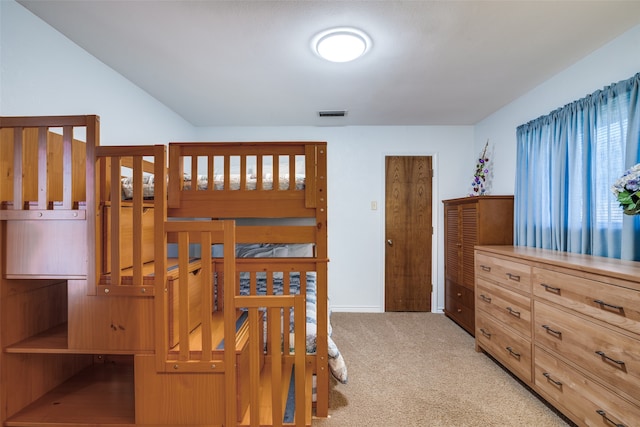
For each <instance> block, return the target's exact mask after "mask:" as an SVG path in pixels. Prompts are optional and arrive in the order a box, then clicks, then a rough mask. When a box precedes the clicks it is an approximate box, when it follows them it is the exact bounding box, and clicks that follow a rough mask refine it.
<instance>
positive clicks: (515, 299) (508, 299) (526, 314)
mask: <svg viewBox="0 0 640 427" xmlns="http://www.w3.org/2000/svg"><path fill="white" fill-rule="evenodd" d="M476 308H477V309H478V310H484V311H486V312H487V314H489V315H490V316H492V317H495V318H496V319H497V320H499V321H501V322H502V323H504V324H506V325H508V326H510V327H512V328H513V329H515V330H516V331H518V332H520V333H521V334H522V335H524V336H525V337H528V338H531V299H530V298H529V297H526V296H524V295H521V294H518V293H515V292H512V291H510V290H508V289H505V288H502V287H500V286H496V285H494V284H492V283H490V282H487V281H486V280H484V279H482V278H477V279H476Z"/></svg>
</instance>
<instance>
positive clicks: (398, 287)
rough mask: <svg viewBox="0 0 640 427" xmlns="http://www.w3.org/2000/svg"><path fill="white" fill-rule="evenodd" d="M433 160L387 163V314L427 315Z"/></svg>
mask: <svg viewBox="0 0 640 427" xmlns="http://www.w3.org/2000/svg"><path fill="white" fill-rule="evenodd" d="M431 160H432V159H431V157H430V156H387V157H386V158H385V180H386V184H385V239H386V242H385V247H386V250H385V311H431V291H432V284H431V251H432V248H431V240H432V235H433V229H432V225H431V224H432V221H431V216H432V212H431V190H432V187H431V181H432V177H433V170H432V167H431Z"/></svg>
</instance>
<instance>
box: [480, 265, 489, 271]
mask: <svg viewBox="0 0 640 427" xmlns="http://www.w3.org/2000/svg"><path fill="white" fill-rule="evenodd" d="M480 268H481V269H482V271H491V267H489V266H488V265H480Z"/></svg>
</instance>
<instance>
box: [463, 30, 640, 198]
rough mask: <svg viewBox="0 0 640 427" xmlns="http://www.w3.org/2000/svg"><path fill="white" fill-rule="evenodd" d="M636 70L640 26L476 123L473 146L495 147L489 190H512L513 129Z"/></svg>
mask: <svg viewBox="0 0 640 427" xmlns="http://www.w3.org/2000/svg"><path fill="white" fill-rule="evenodd" d="M638 72H640V25H638V26H636V27H634V28H632V29H630V30H629V31H627V32H626V33H624V34H623V35H621V36H620V37H618V38H617V39H615V40H613V41H612V42H610V43H608V44H607V45H605V46H603V47H602V48H600V49H598V50H596V51H595V52H593V53H592V54H591V55H589V56H587V57H585V58H583V59H582V60H581V61H579V62H577V63H575V64H574V65H572V66H571V67H569V68H567V69H566V70H565V71H563V72H561V73H559V74H557V75H556V76H554V77H553V78H551V79H549V80H547V81H545V82H544V83H542V84H541V85H539V86H538V87H536V88H535V89H533V90H531V91H530V92H529V93H527V94H525V95H524V96H522V97H520V98H518V99H517V100H515V101H513V102H512V103H511V104H509V105H507V106H506V107H504V108H502V109H500V110H498V111H496V112H495V113H494V114H492V115H491V116H489V117H488V118H486V119H485V120H483V121H482V122H480V123H478V124H477V125H476V127H475V148H476V151H477V152H478V153H479V152H480V150H481V149H482V146H483V145H484V143H485V142H486V140H487V139H490V143H491V144H492V145H494V149H495V156H494V157H495V164H494V175H495V176H494V181H493V182H494V193H495V194H498V193H501V194H513V191H514V188H515V173H516V171H515V164H516V128H517V127H518V126H519V125H521V124H524V123H527V122H529V121H531V120H534V119H537V118H538V117H540V116H543V115H546V114H549V113H550V112H551V111H553V110H555V109H557V108H560V107H563V106H564V105H566V104H569V103H571V102H573V101H576V100H578V99H581V98H584V97H585V96H586V95H588V94H591V93H593V92H595V91H596V90H598V89H602V88H603V87H604V86H608V85H610V84H611V83H615V82H618V81H620V80H626V79H628V78H631V77H633V76H634V75H635V74H636V73H638Z"/></svg>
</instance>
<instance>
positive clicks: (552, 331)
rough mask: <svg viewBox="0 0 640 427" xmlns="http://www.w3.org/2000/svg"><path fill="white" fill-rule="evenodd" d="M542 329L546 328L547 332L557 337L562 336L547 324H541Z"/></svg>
mask: <svg viewBox="0 0 640 427" xmlns="http://www.w3.org/2000/svg"><path fill="white" fill-rule="evenodd" d="M542 327H543V328H544V329H546V331H547V333H549V334H553V335H555V336H556V337H557V338H560V337H561V336H562V332H560V331H556V330H555V329H551V327H550V326H549V325H542Z"/></svg>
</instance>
